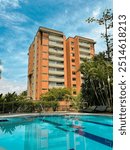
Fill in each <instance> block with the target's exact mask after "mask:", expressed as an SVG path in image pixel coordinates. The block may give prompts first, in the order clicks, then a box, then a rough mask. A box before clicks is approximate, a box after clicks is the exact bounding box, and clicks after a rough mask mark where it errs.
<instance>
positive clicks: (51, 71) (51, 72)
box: [49, 70, 64, 75]
mask: <svg viewBox="0 0 130 150" xmlns="http://www.w3.org/2000/svg"><path fill="white" fill-rule="evenodd" d="M49 75H64V71H56V70H49Z"/></svg>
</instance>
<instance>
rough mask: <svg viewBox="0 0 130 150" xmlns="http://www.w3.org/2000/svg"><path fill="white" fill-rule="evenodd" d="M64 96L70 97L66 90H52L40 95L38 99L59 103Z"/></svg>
mask: <svg viewBox="0 0 130 150" xmlns="http://www.w3.org/2000/svg"><path fill="white" fill-rule="evenodd" d="M66 94H68V95H71V93H70V91H69V90H68V89H67V88H52V89H50V90H49V91H48V92H46V93H45V94H42V95H41V98H40V99H41V100H45V101H53V100H56V101H60V100H64V96H65V95H66Z"/></svg>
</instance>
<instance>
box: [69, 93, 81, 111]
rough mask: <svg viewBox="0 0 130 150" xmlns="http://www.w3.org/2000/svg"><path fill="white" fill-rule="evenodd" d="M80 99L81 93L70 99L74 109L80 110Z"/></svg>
mask: <svg viewBox="0 0 130 150" xmlns="http://www.w3.org/2000/svg"><path fill="white" fill-rule="evenodd" d="M82 97H83V96H82V93H81V92H80V93H79V94H78V95H77V96H73V97H72V98H71V104H72V107H73V108H74V109H76V110H80V109H81V108H82Z"/></svg>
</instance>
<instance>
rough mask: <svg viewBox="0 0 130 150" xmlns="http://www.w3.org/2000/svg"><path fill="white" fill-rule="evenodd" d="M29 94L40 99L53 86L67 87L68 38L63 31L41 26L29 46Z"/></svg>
mask: <svg viewBox="0 0 130 150" xmlns="http://www.w3.org/2000/svg"><path fill="white" fill-rule="evenodd" d="M28 64H29V65H28V96H30V97H32V98H33V99H36V100H38V99H39V98H40V95H41V94H42V93H45V92H47V91H48V89H50V88H52V87H66V86H67V74H66V39H65V36H64V34H63V32H60V31H56V30H52V29H48V28H43V27H40V28H39V30H38V32H37V34H36V36H35V38H34V41H33V42H32V44H31V46H30V47H29V63H28Z"/></svg>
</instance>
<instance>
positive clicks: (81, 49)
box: [79, 48, 90, 53]
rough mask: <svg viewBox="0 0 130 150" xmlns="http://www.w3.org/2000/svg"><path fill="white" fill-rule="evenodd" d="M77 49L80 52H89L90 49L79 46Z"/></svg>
mask: <svg viewBox="0 0 130 150" xmlns="http://www.w3.org/2000/svg"><path fill="white" fill-rule="evenodd" d="M79 51H80V52H82V53H90V49H88V48H80V49H79Z"/></svg>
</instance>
